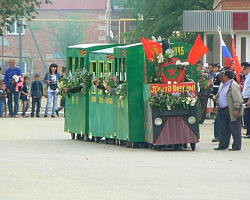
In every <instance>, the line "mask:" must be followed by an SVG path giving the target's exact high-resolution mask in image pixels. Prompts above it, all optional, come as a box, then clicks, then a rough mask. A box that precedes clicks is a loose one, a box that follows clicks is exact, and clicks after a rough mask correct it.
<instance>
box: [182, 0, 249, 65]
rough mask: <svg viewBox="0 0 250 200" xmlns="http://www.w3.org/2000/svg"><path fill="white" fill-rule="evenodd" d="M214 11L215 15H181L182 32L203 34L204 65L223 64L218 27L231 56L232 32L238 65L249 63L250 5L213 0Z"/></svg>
mask: <svg viewBox="0 0 250 200" xmlns="http://www.w3.org/2000/svg"><path fill="white" fill-rule="evenodd" d="M213 9H214V11H206V10H205V11H204V10H203V11H184V21H183V27H184V31H185V32H202V33H204V38H203V40H204V42H205V43H206V44H207V46H208V47H209V49H210V51H209V53H207V54H206V55H205V56H204V57H203V61H204V62H207V63H220V64H221V65H224V64H225V61H224V57H223V53H222V48H221V46H220V39H219V34H218V26H219V27H220V28H221V32H222V36H223V40H224V41H225V43H226V45H227V47H228V49H229V51H230V53H231V55H232V37H231V31H233V32H234V38H235V42H236V50H237V54H238V56H239V59H240V61H241V62H244V61H250V1H249V0H214V4H213Z"/></svg>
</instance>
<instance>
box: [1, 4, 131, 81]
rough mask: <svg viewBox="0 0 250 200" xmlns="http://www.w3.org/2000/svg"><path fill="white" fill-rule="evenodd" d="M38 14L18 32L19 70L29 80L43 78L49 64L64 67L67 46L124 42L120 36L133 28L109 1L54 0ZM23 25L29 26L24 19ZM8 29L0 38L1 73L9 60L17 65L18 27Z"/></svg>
mask: <svg viewBox="0 0 250 200" xmlns="http://www.w3.org/2000/svg"><path fill="white" fill-rule="evenodd" d="M37 11H38V12H39V15H38V16H37V18H36V19H35V20H33V21H31V22H30V27H29V26H28V27H27V28H26V29H21V32H22V36H21V38H22V55H23V66H22V70H23V72H24V74H26V75H30V76H31V77H32V74H33V73H40V74H41V77H43V76H44V74H45V72H46V70H47V69H48V66H49V65H50V64H51V63H57V64H58V66H62V65H65V61H66V60H65V52H66V47H67V46H69V45H74V44H79V43H118V42H119V41H120V42H123V40H121V39H120V36H121V35H122V33H123V32H125V31H129V30H131V29H132V28H133V27H134V22H133V21H130V20H129V19H124V18H128V14H127V15H126V16H124V15H122V14H121V13H122V11H121V10H119V9H115V7H114V5H113V2H112V0H53V4H42V5H41V7H40V8H37ZM121 18H122V19H121ZM23 23H24V24H26V25H28V22H27V21H25V20H24V21H23ZM124 23H125V24H124ZM124 28H125V29H124ZM11 30H12V32H11V33H9V32H7V30H5V33H6V34H5V36H4V38H0V66H3V69H4V70H5V69H7V68H8V67H9V65H8V60H9V59H10V58H15V60H16V63H17V66H19V34H18V27H17V25H16V24H14V25H13V26H12V27H11ZM124 30H125V31H124ZM31 31H33V33H34V37H32V33H31ZM34 38H35V40H36V42H37V44H38V46H39V49H40V52H41V54H42V57H43V59H44V61H45V66H44V64H43V62H42V59H41V57H40V55H39V52H38V49H37V48H36V44H35V40H34ZM2 41H3V46H2ZM2 49H3V51H2ZM2 63H3V64H2ZM19 67H20V66H19ZM4 70H3V71H4Z"/></svg>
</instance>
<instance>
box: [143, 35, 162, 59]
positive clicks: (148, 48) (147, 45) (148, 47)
mask: <svg viewBox="0 0 250 200" xmlns="http://www.w3.org/2000/svg"><path fill="white" fill-rule="evenodd" d="M141 41H142V44H143V47H144V49H145V52H146V54H147V57H148V61H149V62H150V59H154V56H155V54H154V50H153V49H154V48H156V49H157V52H158V53H159V54H160V53H161V44H160V43H159V42H155V41H153V40H149V39H145V38H143V37H141Z"/></svg>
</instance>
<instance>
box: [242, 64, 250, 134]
mask: <svg viewBox="0 0 250 200" xmlns="http://www.w3.org/2000/svg"><path fill="white" fill-rule="evenodd" d="M241 66H242V67H243V74H244V75H245V81H244V89H243V91H242V97H243V99H244V103H246V104H247V108H246V109H245V121H246V125H247V132H246V136H243V138H249V139H250V107H249V106H250V98H249V97H250V63H248V62H243V63H241Z"/></svg>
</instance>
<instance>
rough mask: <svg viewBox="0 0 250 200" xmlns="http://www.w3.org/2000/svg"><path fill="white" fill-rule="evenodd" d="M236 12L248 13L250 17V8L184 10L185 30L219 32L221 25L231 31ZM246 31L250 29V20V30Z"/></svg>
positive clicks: (223, 28) (249, 21) (224, 30)
mask: <svg viewBox="0 0 250 200" xmlns="http://www.w3.org/2000/svg"><path fill="white" fill-rule="evenodd" d="M235 13H248V17H249V19H250V11H249V10H227V11H224V10H223V11H207V10H201V11H199V10H198V11H197V10H196V11H184V13H183V30H184V32H217V31H218V26H220V28H221V30H222V31H223V32H228V33H231V30H233V23H234V20H233V15H234V14H235ZM246 31H250V20H248V30H246Z"/></svg>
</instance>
